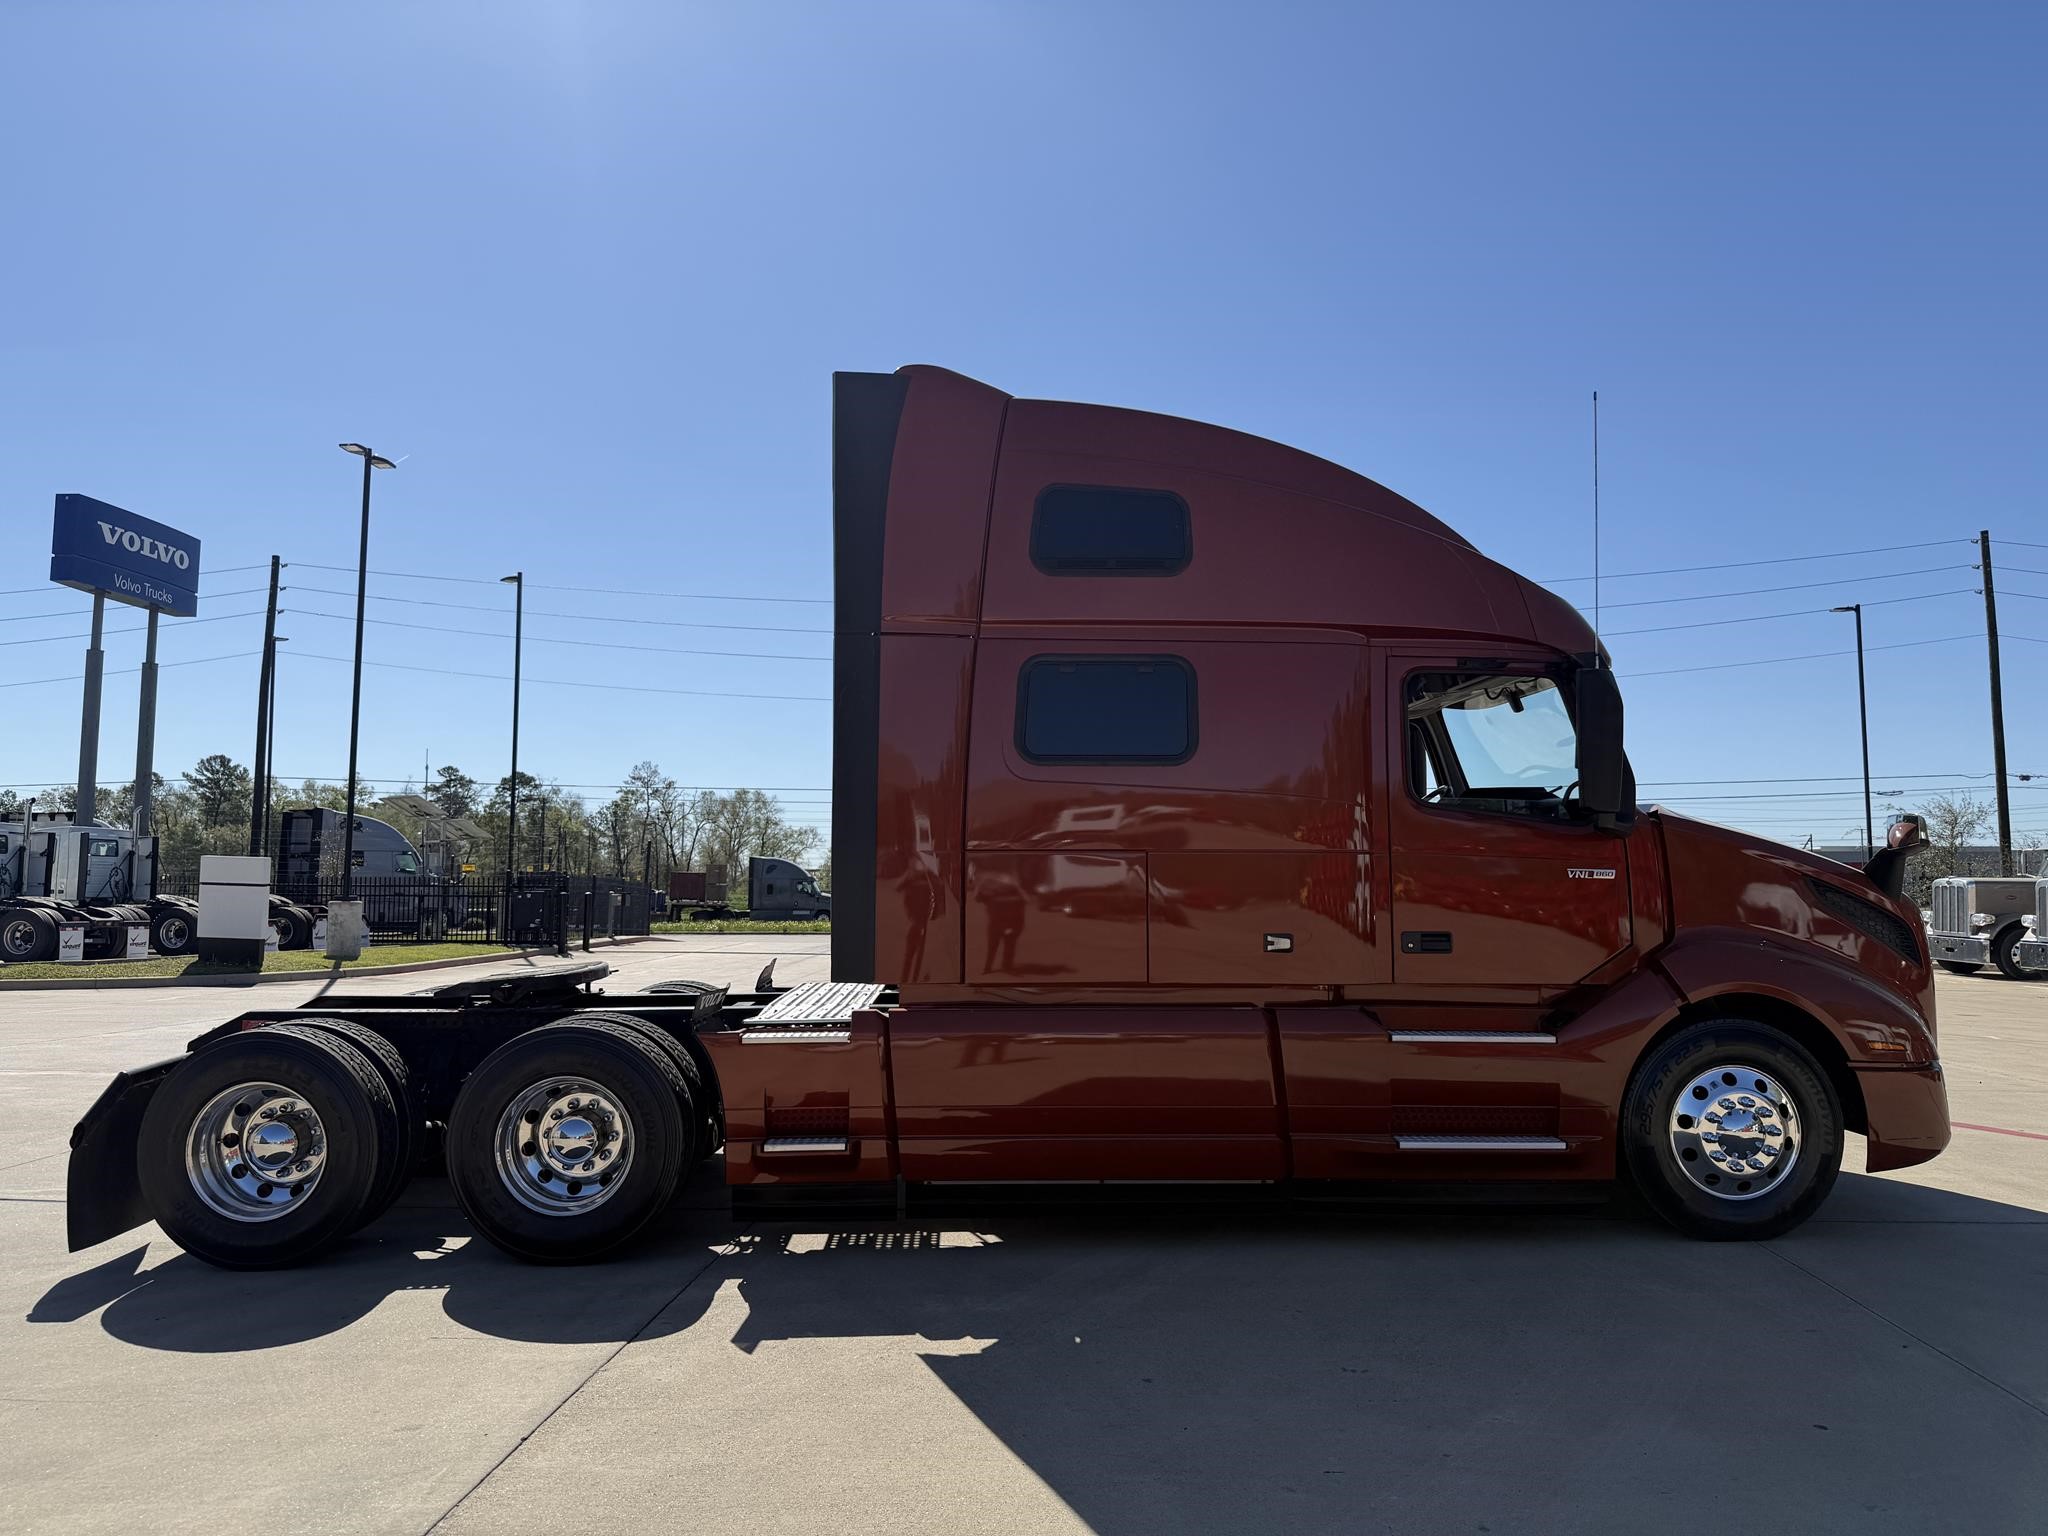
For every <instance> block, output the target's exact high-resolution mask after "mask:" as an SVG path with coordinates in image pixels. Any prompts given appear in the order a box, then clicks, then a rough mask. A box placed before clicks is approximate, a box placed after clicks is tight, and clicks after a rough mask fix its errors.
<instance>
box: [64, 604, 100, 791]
mask: <svg viewBox="0 0 2048 1536" xmlns="http://www.w3.org/2000/svg"><path fill="white" fill-rule="evenodd" d="M106 622H107V599H106V594H105V593H102V592H95V593H93V595H92V644H91V645H90V646H89V647H88V648H87V650H86V653H85V709H84V711H83V713H82V715H81V717H80V719H79V722H78V806H77V809H76V810H74V811H73V812H72V815H71V823H72V825H73V826H77V827H89V826H91V825H92V823H93V820H94V815H95V812H96V811H97V809H98V806H99V794H100V786H99V776H100V668H101V665H102V663H103V662H104V661H105V660H106V653H105V652H103V651H102V650H101V649H100V635H101V632H102V631H103V630H104V629H105V627H106Z"/></svg>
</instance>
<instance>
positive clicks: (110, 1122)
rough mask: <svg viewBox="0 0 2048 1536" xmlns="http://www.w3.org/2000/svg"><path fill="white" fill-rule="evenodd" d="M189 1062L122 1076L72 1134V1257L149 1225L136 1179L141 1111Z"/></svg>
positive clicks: (178, 1060)
mask: <svg viewBox="0 0 2048 1536" xmlns="http://www.w3.org/2000/svg"><path fill="white" fill-rule="evenodd" d="M188 1059H189V1058H187V1057H184V1056H173V1057H171V1058H170V1059H169V1060H167V1061H158V1062H153V1063H151V1064H150V1065H149V1066H146V1067H136V1068H135V1069H134V1070H132V1071H128V1072H123V1073H120V1074H119V1075H118V1076H116V1077H115V1079H114V1080H113V1081H112V1082H111V1083H109V1084H107V1086H106V1089H105V1090H104V1091H103V1092H102V1093H101V1094H100V1096H99V1097H98V1098H97V1099H95V1100H93V1105H92V1108H91V1109H88V1110H87V1111H86V1112H85V1118H84V1119H83V1120H80V1121H79V1122H78V1124H77V1126H75V1127H74V1128H73V1129H72V1132H71V1165H70V1167H69V1169H68V1170H67V1171H66V1174H65V1178H64V1235H65V1240H66V1242H67V1244H68V1245H69V1247H70V1249H71V1251H72V1252H73V1253H76V1252H78V1250H79V1249H81V1248H90V1247H92V1246H93V1245H94V1244H95V1243H104V1242H105V1241H106V1240H107V1239H108V1238H110V1237H118V1236H120V1234H121V1233H123V1232H126V1231H128V1230H129V1229H130V1228H133V1227H139V1226H141V1225H142V1224H143V1223H144V1222H145V1221H148V1220H149V1206H148V1205H147V1203H145V1202H144V1200H143V1198H142V1185H141V1184H140V1183H139V1182H138V1181H137V1179H136V1176H135V1143H136V1139H137V1138H138V1137H139V1136H140V1135H141V1133H142V1115H143V1111H145V1110H147V1109H148V1108H149V1101H150V1100H151V1099H153V1098H155V1097H156V1090H157V1088H158V1086H159V1085H160V1084H161V1083H162V1082H163V1080H164V1079H165V1078H167V1077H169V1076H170V1075H171V1073H172V1072H173V1071H175V1070H176V1069H177V1068H178V1067H179V1066H180V1065H182V1064H183V1063H184V1062H185V1061H186V1060H188Z"/></svg>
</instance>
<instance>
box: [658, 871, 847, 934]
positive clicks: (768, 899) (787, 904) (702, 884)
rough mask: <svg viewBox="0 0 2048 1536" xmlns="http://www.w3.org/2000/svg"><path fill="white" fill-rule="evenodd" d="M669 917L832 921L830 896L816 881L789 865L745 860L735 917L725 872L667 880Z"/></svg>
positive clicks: (675, 876) (678, 875) (682, 874)
mask: <svg viewBox="0 0 2048 1536" xmlns="http://www.w3.org/2000/svg"><path fill="white" fill-rule="evenodd" d="M668 901H669V908H670V910H671V911H674V910H677V909H680V908H683V907H689V908H691V909H693V910H692V911H691V913H690V915H691V917H693V918H702V919H706V920H709V919H713V918H720V919H723V918H744V919H747V920H748V921H751V922H763V923H767V922H776V923H787V922H810V921H811V920H812V919H814V918H815V919H819V920H822V919H825V918H829V917H830V916H831V915H832V894H831V892H829V891H822V890H820V889H818V877H817V876H816V875H814V874H812V873H811V872H810V871H809V870H807V869H805V868H804V867H803V866H802V865H800V864H792V863H791V862H790V861H789V860H788V859H764V858H751V859H748V860H747V905H746V909H745V910H744V911H735V910H734V909H733V907H732V905H731V904H730V902H729V900H728V899H727V885H726V879H725V871H724V870H723V869H719V870H715V871H713V872H711V873H709V874H699V873H695V872H685V871H682V870H678V871H676V872H675V873H674V874H671V875H670V876H669V877H668Z"/></svg>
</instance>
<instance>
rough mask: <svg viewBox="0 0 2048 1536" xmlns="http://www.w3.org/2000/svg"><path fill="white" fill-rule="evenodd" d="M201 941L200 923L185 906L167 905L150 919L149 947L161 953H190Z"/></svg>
mask: <svg viewBox="0 0 2048 1536" xmlns="http://www.w3.org/2000/svg"><path fill="white" fill-rule="evenodd" d="M198 942H199V924H198V923H197V922H195V921H194V920H193V916H192V913H191V912H189V911H187V910H186V909H185V908H183V907H166V908H165V909H164V910H163V911H161V912H159V913H157V915H156V916H155V917H154V918H152V919H150V924H149V947H150V948H151V949H153V950H155V951H156V952H157V953H158V954H160V955H189V954H191V953H192V950H193V949H194V947H195V946H196V945H197V944H198Z"/></svg>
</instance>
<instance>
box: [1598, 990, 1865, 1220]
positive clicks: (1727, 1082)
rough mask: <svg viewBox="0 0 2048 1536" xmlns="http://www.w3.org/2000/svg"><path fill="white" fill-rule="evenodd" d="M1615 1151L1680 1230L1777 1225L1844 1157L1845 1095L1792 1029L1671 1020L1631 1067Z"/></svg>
mask: <svg viewBox="0 0 2048 1536" xmlns="http://www.w3.org/2000/svg"><path fill="white" fill-rule="evenodd" d="M1621 1139H1622V1152H1623V1156H1624V1158H1625V1160H1626V1162H1627V1166H1628V1170H1629V1172H1630V1174H1631V1175H1632V1176H1633V1177H1634V1179H1635V1182H1636V1185H1637V1187H1638V1188H1639V1189H1641V1190H1642V1192H1643V1195H1644V1198H1645V1199H1647V1200H1648V1201H1649V1203H1650V1204H1651V1206H1652V1207H1654V1208H1655V1209H1656V1211H1657V1213H1658V1214H1659V1215H1660V1216H1662V1217H1663V1218H1664V1219H1665V1220H1666V1221H1668V1222H1670V1223H1671V1224H1672V1225H1673V1226H1675V1227H1677V1228H1678V1230H1679V1231H1681V1232H1683V1233H1685V1234H1686V1235H1687V1236H1689V1237H1699V1238H1708V1239H1729V1238H1763V1237H1776V1236H1778V1235H1780V1234H1781V1233H1784V1232H1789V1231H1791V1230H1792V1228H1794V1227H1796V1226H1798V1225H1799V1224H1800V1223H1801V1222H1802V1221H1804V1220H1806V1218H1807V1217H1809V1216H1811V1215H1812V1214H1813V1213H1814V1211H1815V1210H1817V1209H1818V1208H1819V1207H1820V1203H1821V1202H1822V1201H1823V1200H1825V1199H1826V1198H1827V1195H1828V1191H1829V1190H1831V1189H1833V1188H1834V1184H1835V1176H1836V1174H1838V1173H1839V1172H1840V1171H1841V1167H1842V1106H1841V1101H1840V1100H1839V1099H1838V1098H1837V1097H1836V1095H1835V1090H1834V1086H1833V1085H1832V1084H1831V1083H1829V1081H1828V1079H1827V1074H1826V1073H1825V1072H1824V1071H1822V1070H1821V1066H1820V1063H1819V1062H1817V1061H1815V1060H1814V1059H1813V1056H1812V1054H1811V1053H1810V1052H1808V1051H1807V1050H1806V1048H1805V1047H1804V1046H1802V1045H1800V1044H1799V1043H1798V1042H1797V1041H1796V1040H1793V1039H1792V1038H1791V1037H1790V1036H1787V1035H1784V1034H1781V1033H1780V1032H1779V1031H1777V1030H1775V1029H1772V1028H1770V1027H1769V1026H1767V1025H1763V1024H1757V1023H1752V1022H1750V1021H1748V1020H1744V1019H1708V1020H1703V1021H1702V1022H1700V1023H1698V1024H1694V1025H1691V1026H1690V1027H1688V1028H1685V1029H1682V1030H1680V1031H1679V1032H1678V1033H1677V1034H1676V1035H1673V1036H1672V1037H1671V1038H1670V1039H1669V1040H1667V1041H1665V1042H1664V1044H1663V1045H1661V1046H1660V1047H1658V1049H1657V1051H1656V1053H1655V1054H1654V1055H1653V1056H1651V1057H1650V1058H1649V1059H1648V1060H1647V1061H1645V1062H1644V1063H1643V1064H1642V1065H1641V1066H1640V1067H1639V1068H1638V1069H1637V1071H1636V1075H1635V1078H1634V1080H1633V1081H1632V1082H1631V1083H1630V1084H1629V1090H1628V1094H1627V1096H1626V1098H1625V1099H1624V1100H1623V1104H1622V1124H1621Z"/></svg>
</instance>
